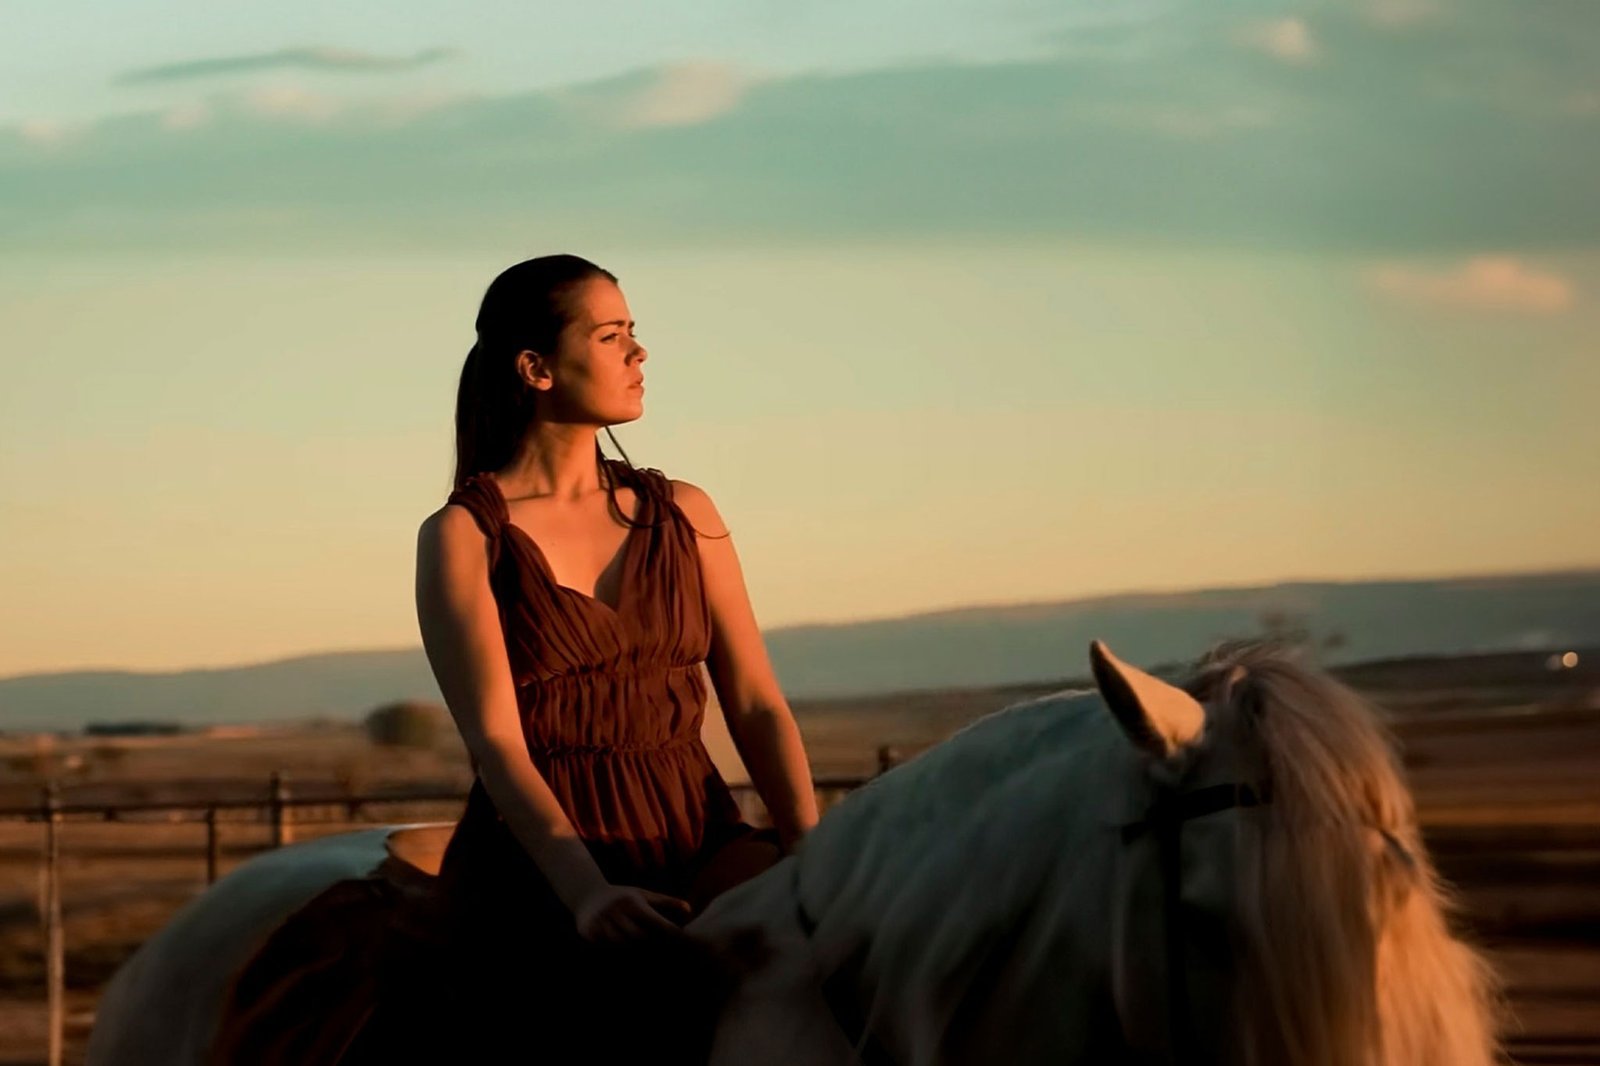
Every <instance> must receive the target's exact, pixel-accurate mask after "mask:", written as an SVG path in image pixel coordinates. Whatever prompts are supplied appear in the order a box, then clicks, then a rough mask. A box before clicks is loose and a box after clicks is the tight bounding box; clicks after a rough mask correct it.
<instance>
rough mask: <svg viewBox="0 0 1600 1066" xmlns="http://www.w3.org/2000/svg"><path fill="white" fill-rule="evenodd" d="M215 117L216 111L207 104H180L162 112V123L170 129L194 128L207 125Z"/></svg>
mask: <svg viewBox="0 0 1600 1066" xmlns="http://www.w3.org/2000/svg"><path fill="white" fill-rule="evenodd" d="M214 117H215V113H214V112H213V111H212V109H211V108H210V107H208V106H207V105H205V104H201V103H193V104H179V105H178V106H177V107H173V108H169V109H168V110H166V111H164V112H162V115H161V125H162V126H163V127H164V128H166V129H169V130H194V129H199V128H200V127H201V126H204V125H206V124H207V123H208V122H210V121H211V120H212V119H213V118H214Z"/></svg>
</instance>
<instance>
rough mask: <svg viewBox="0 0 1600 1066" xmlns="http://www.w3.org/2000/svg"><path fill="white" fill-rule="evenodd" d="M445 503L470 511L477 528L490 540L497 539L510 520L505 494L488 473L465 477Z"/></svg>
mask: <svg viewBox="0 0 1600 1066" xmlns="http://www.w3.org/2000/svg"><path fill="white" fill-rule="evenodd" d="M445 502H446V503H455V504H460V505H461V506H462V507H465V508H466V509H467V510H468V511H470V512H472V517H473V519H474V520H475V521H476V522H477V523H478V528H479V529H481V530H483V535H484V536H486V537H488V538H489V539H490V540H495V539H497V538H498V537H499V536H500V534H501V533H502V532H504V530H505V528H506V524H507V523H508V522H510V521H511V512H510V511H509V510H507V508H506V498H505V495H504V494H503V493H502V492H501V491H500V486H499V485H497V484H496V483H495V480H494V478H493V477H491V476H490V475H489V474H487V473H484V474H473V475H472V476H471V477H469V478H467V480H466V483H465V484H463V485H462V486H461V487H460V488H459V489H456V490H455V491H454V492H452V493H451V494H450V498H449V499H447V500H446V501H445Z"/></svg>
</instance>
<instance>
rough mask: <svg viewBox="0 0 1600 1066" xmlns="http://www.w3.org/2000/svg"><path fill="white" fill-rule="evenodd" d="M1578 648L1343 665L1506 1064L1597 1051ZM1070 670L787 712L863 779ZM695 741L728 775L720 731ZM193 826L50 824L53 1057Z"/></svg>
mask: <svg viewBox="0 0 1600 1066" xmlns="http://www.w3.org/2000/svg"><path fill="white" fill-rule="evenodd" d="M1583 662H1584V665H1583V666H1582V667H1580V668H1578V669H1573V670H1560V671H1553V670H1550V669H1548V668H1547V663H1546V659H1545V656H1543V655H1532V654H1529V655H1517V656H1492V657H1479V658H1475V659H1472V660H1431V661H1421V662H1412V663H1406V664H1390V665H1374V666H1370V667H1363V668H1355V669H1352V670H1350V671H1347V672H1346V676H1347V679H1348V680H1350V681H1351V683H1353V684H1355V685H1356V686H1357V687H1358V688H1360V689H1362V690H1363V691H1364V692H1366V693H1367V694H1368V695H1369V696H1371V697H1372V698H1373V699H1374V700H1375V701H1376V702H1377V703H1379V705H1381V706H1383V707H1384V708H1386V709H1387V710H1389V711H1391V712H1393V726H1394V730H1395V732H1396V735H1397V737H1398V739H1399V740H1400V742H1401V745H1402V751H1403V754H1404V758H1405V762H1406V766H1407V772H1408V775H1409V777H1410V780H1411V783H1412V786H1413V791H1414V793H1415V795H1416V797H1417V801H1418V808H1419V813H1420V815H1421V818H1422V821H1423V824H1424V826H1425V830H1426V834H1427V838H1428V844H1429V847H1430V850H1431V851H1432V853H1433V855H1434V858H1435V861H1436V862H1437V864H1438V866H1439V868H1440V871H1441V873H1442V874H1443V875H1444V876H1445V878H1446V879H1447V880H1448V881H1450V882H1451V883H1452V884H1453V885H1454V886H1455V887H1456V889H1457V891H1458V894H1459V897H1460V903H1461V916H1460V924H1461V926H1462V927H1463V929H1464V930H1465V932H1466V934H1467V935H1468V936H1470V937H1471V938H1472V939H1473V940H1474V941H1475V942H1476V943H1478V944H1480V945H1481V946H1482V947H1484V949H1485V950H1486V951H1488V952H1489V954H1490V956H1491V958H1492V959H1493V961H1494V962H1495V964H1496V966H1497V968H1498V970H1499V972H1500V973H1501V975H1502V977H1503V979H1504V980H1505V983H1506V990H1507V998H1508V1005H1509V1007H1510V1009H1511V1012H1512V1015H1513V1018H1512V1022H1511V1024H1510V1026H1509V1027H1508V1030H1507V1034H1506V1036H1507V1045H1508V1049H1509V1052H1510V1055H1511V1057H1512V1059H1513V1061H1516V1062H1519V1063H1527V1064H1572V1063H1596V1064H1600V669H1596V668H1595V667H1596V666H1600V654H1593V655H1586V656H1584V660H1583ZM1064 684H1065V682H1063V683H1060V684H1055V685H1034V686H1015V687H1010V688H1005V689H993V690H984V691H967V692H938V693H907V694H900V695H891V696H883V697H875V698H872V699H857V700H832V701H796V703H795V712H796V716H797V718H798V719H799V720H800V723H801V728H802V731H803V732H804V734H805V736H806V741H807V747H808V750H809V751H810V753H811V755H812V760H813V768H814V770H815V771H816V772H817V774H818V775H819V776H822V775H840V774H842V775H852V774H861V775H865V774H870V773H871V772H872V771H873V770H874V768H875V767H876V763H877V755H876V749H877V748H878V746H879V745H881V744H888V745H890V746H892V747H893V748H894V749H895V751H896V753H897V754H898V756H899V757H902V758H903V757H910V756H913V755H914V754H915V753H916V752H917V751H918V750H921V749H922V748H924V747H926V746H927V745H928V744H931V743H934V742H936V741H937V740H939V739H941V738H943V737H944V736H947V735H948V734H949V733H950V732H951V731H953V730H954V729H957V728H959V727H960V726H962V725H964V724H966V723H967V722H970V721H971V720H972V719H973V718H975V717H977V716H979V715H981V714H984V713H987V712H988V711H990V710H994V709H996V708H998V707H1001V706H1004V705H1006V704H1008V703H1011V702H1015V701H1016V700H1018V699H1021V698H1024V697H1027V696H1030V695H1034V694H1037V693H1039V692H1044V691H1050V690H1052V689H1055V688H1060V687H1063V685H1064ZM708 743H711V745H712V747H713V750H714V751H718V752H719V754H721V756H722V758H721V759H720V760H719V761H721V762H723V765H724V766H725V772H726V773H728V775H729V777H730V779H736V778H737V777H738V776H739V773H740V770H739V768H738V767H737V765H736V760H734V761H733V762H732V763H730V762H729V761H728V756H729V755H730V753H731V749H730V748H729V747H728V746H727V744H726V738H725V736H724V737H720V738H718V737H711V736H708ZM74 756H76V758H74ZM40 770H48V771H51V772H55V773H57V774H60V775H64V778H65V780H66V782H67V783H66V788H65V792H64V798H65V800H66V801H67V802H68V803H104V802H112V801H118V800H130V799H142V800H151V801H154V800H163V799H170V798H176V797H180V796H188V797H193V796H206V797H236V798H260V797H264V796H265V795H266V790H267V779H268V775H269V774H271V773H272V772H273V771H275V770H277V771H283V772H285V773H286V774H287V775H288V781H289V788H290V789H291V792H292V793H294V794H297V795H304V796H336V795H342V794H344V793H345V791H346V790H354V791H356V792H360V793H368V794H370V793H373V792H381V791H383V790H385V789H391V788H392V789H401V788H406V787H415V786H419V785H421V786H425V787H429V788H437V789H440V790H441V791H444V792H446V793H450V792H451V791H452V790H453V791H454V793H455V794H457V795H461V794H464V792H465V789H466V785H467V784H468V782H469V781H470V770H469V768H468V766H467V761H466V758H465V755H464V753H463V752H462V751H461V750H460V749H459V744H458V742H456V741H455V740H454V738H453V737H448V736H447V737H445V738H443V739H442V740H441V742H440V743H439V744H438V745H437V746H436V747H434V748H431V749H428V750H386V749H380V748H376V747H374V746H373V745H371V744H370V743H369V742H368V741H367V740H366V738H365V737H364V736H363V735H362V734H360V733H359V732H358V731H357V730H355V729H353V728H350V727H342V726H332V725H319V726H304V727H293V728H288V727H286V728H284V729H282V730H276V731H268V732H263V733H261V734H259V735H255V736H236V737H214V738H213V737H202V736H194V735H184V736H174V737H150V738H137V739H135V738H126V739H117V740H110V739H107V738H99V739H94V738H84V739H72V740H57V741H56V742H55V743H54V744H53V745H47V746H43V747H42V746H41V745H40V744H39V743H38V742H37V741H35V740H33V739H30V738H14V737H0V807H7V806H14V805H22V804H33V803H36V802H37V799H38V796H39V791H38V790H39V783H40V782H39V780H38V776H37V772H38V771H40ZM830 798H831V797H830ZM752 806H756V805H754V804H753V803H752ZM458 812H459V802H458V801H443V802H438V803H387V804H380V805H375V806H373V807H371V808H368V809H365V810H361V811H358V812H356V814H355V815H354V816H353V817H352V815H351V812H350V811H349V809H348V808H346V807H344V806H341V805H331V804H330V805H329V806H326V807H322V808H317V809H312V810H307V811H304V812H300V813H299V814H297V815H296V817H297V818H299V819H300V820H301V821H300V822H299V823H298V824H296V825H295V827H294V833H295V834H296V837H297V838H299V839H304V838H306V837H309V836H314V835H319V834H322V833H327V832H340V831H344V830H348V829H351V828H356V827H359V826H360V825H363V824H374V823H383V822H401V821H433V820H441V821H442V820H449V819H453V818H454V817H455V816H456V814H457V813H458ZM752 813H753V814H757V815H759V812H758V811H752ZM43 839H44V830H43V826H41V825H40V824H38V823H26V822H20V821H16V820H10V821H4V820H0V1066H13V1064H17V1066H20V1064H24V1063H28V1064H33V1063H39V1064H42V1063H44V1061H45V1047H46V1034H45V1011H44V1002H43V1000H44V992H43V988H44V984H43V966H42V950H41V944H42V937H41V935H40V932H39V919H38V915H39V910H38V905H39V898H40V884H41V881H40V864H39V856H40V851H41V847H42V844H43ZM205 839H206V836H205V827H204V825H203V824H198V823H192V822H191V823H181V822H174V821H171V820H169V819H168V818H167V817H166V816H165V815H160V814H150V815H144V816H140V817H137V818H128V819H125V820H122V821H117V822H106V821H103V820H99V819H89V818H83V817H74V818H71V819H69V820H68V821H67V822H66V823H65V825H64V826H63V828H62V835H61V855H62V879H63V887H64V891H63V901H64V904H63V910H64V921H65V927H66V944H67V971H66V972H67V983H68V1003H67V1008H68V1009H67V1059H66V1061H67V1062H68V1063H77V1062H81V1061H82V1049H83V1043H84V1040H85V1039H86V1038H87V1033H88V1030H89V1027H90V1025H91V1024H92V1021H93V1012H94V1004H95V999H96V995H97V991H98V989H99V988H100V987H101V986H102V985H103V984H104V982H105V981H106V980H107V979H108V978H109V977H110V975H111V973H112V972H113V971H114V970H115V968H116V966H117V965H118V964H119V963H120V962H121V961H122V960H123V959H125V958H126V957H127V956H128V954H129V953H131V952H132V951H133V950H134V949H135V948H136V947H137V946H138V944H139V943H140V942H141V941H142V940H143V939H144V938H146V937H147V936H149V935H150V934H151V933H152V932H154V931H155V930H156V929H158V928H160V926H161V925H162V924H163V923H164V922H165V921H166V920H167V919H168V918H169V917H170V915H171V914H172V913H173V912H174V911H175V910H176V909H177V908H178V907H179V906H181V905H182V904H183V903H184V902H185V901H186V900H188V899H190V898H192V897H193V896H194V895H195V894H196V893H198V892H200V891H202V890H203V889H204V887H205V875H206V868H205ZM221 840H222V852H221V872H222V873H226V872H227V870H228V869H230V868H232V866H234V865H236V864H237V863H238V862H240V861H243V860H244V859H246V858H248V857H249V856H251V855H253V854H255V853H257V852H258V851H259V850H261V849H262V848H265V847H267V846H268V845H269V843H270V831H269V827H268V826H267V825H266V823H265V821H264V820H263V819H262V816H261V815H260V814H258V813H257V812H253V811H240V812H229V813H228V814H226V815H225V816H224V819H223V821H222V825H221Z"/></svg>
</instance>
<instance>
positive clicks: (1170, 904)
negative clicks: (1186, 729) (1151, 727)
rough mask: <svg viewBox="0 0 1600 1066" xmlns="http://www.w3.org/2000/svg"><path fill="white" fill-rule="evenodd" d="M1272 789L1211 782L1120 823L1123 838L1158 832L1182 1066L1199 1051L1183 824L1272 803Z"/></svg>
mask: <svg viewBox="0 0 1600 1066" xmlns="http://www.w3.org/2000/svg"><path fill="white" fill-rule="evenodd" d="M1271 799H1272V796H1271V789H1270V788H1269V787H1267V786H1266V785H1264V784H1263V785H1262V786H1260V787H1259V788H1258V787H1256V786H1253V785H1249V784H1244V783H1241V782H1237V781H1235V782H1230V783H1228V784H1221V785H1209V786H1207V787H1205V788H1197V789H1195V790H1193V791H1192V792H1180V793H1164V794H1162V795H1159V796H1158V797H1157V798H1156V801H1155V802H1154V803H1152V804H1151V805H1150V809H1149V810H1148V811H1147V812H1146V813H1145V816H1144V818H1143V819H1141V820H1140V821H1137V822H1133V823H1131V824H1129V825H1125V826H1123V827H1122V842H1123V843H1124V844H1129V843H1132V842H1133V841H1134V840H1137V839H1138V838H1139V837H1141V836H1143V835H1144V834H1146V833H1150V834H1152V835H1154V837H1155V841H1156V854H1157V857H1158V862H1159V865H1160V869H1161V919H1162V920H1161V931H1162V937H1163V940H1164V942H1165V947H1166V983H1167V1036H1168V1042H1167V1054H1168V1058H1169V1060H1170V1061H1171V1062H1173V1063H1175V1064H1181V1063H1184V1062H1186V1061H1190V1060H1192V1059H1194V1058H1195V1057H1196V1056H1198V1055H1199V1044H1198V1042H1197V1040H1196V1036H1195V1032H1194V1010H1193V1006H1192V1004H1191V1003H1190V1001H1189V975H1188V968H1187V966H1186V960H1185V945H1184V936H1183V923H1182V921H1181V919H1182V917H1183V825H1184V823H1185V822H1188V821H1191V820H1193V819H1195V818H1204V817H1206V816H1207V815H1210V814H1217V813H1219V812H1221V811H1227V810H1233V809H1235V808H1243V807H1260V806H1263V805H1264V804H1266V803H1269V802H1271Z"/></svg>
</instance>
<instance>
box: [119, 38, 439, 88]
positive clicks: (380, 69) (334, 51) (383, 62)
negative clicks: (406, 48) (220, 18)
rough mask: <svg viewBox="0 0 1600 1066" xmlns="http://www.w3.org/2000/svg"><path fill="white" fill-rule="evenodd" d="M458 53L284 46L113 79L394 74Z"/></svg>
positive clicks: (128, 82) (128, 73)
mask: <svg viewBox="0 0 1600 1066" xmlns="http://www.w3.org/2000/svg"><path fill="white" fill-rule="evenodd" d="M457 54H458V52H457V50H456V49H453V48H427V49H424V50H423V51H420V52H417V53H416V54H415V55H410V56H380V55H372V54H370V53H366V52H355V51H350V50H348V49H343V48H319V47H307V48H281V49H279V50H278V51H276V52H258V53H256V54H254V55H237V56H217V57H214V58H210V59H191V60H187V61H185V62H182V63H166V64H162V65H161V66H155V67H141V68H139V69H136V70H129V71H124V72H123V73H121V74H119V75H117V76H116V77H115V78H113V79H112V82H113V84H117V85H140V84H148V83H151V82H172V81H188V80H191V79H194V78H214V77H222V76H230V75H234V74H254V73H257V72H260V71H269V70H284V69H292V70H309V71H318V72H332V73H339V74H392V73H397V72H401V71H407V70H415V69H416V68H418V67H423V66H427V65H428V64H430V63H436V62H438V61H439V60H441V59H446V58H449V57H451V56H454V55H457Z"/></svg>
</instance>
